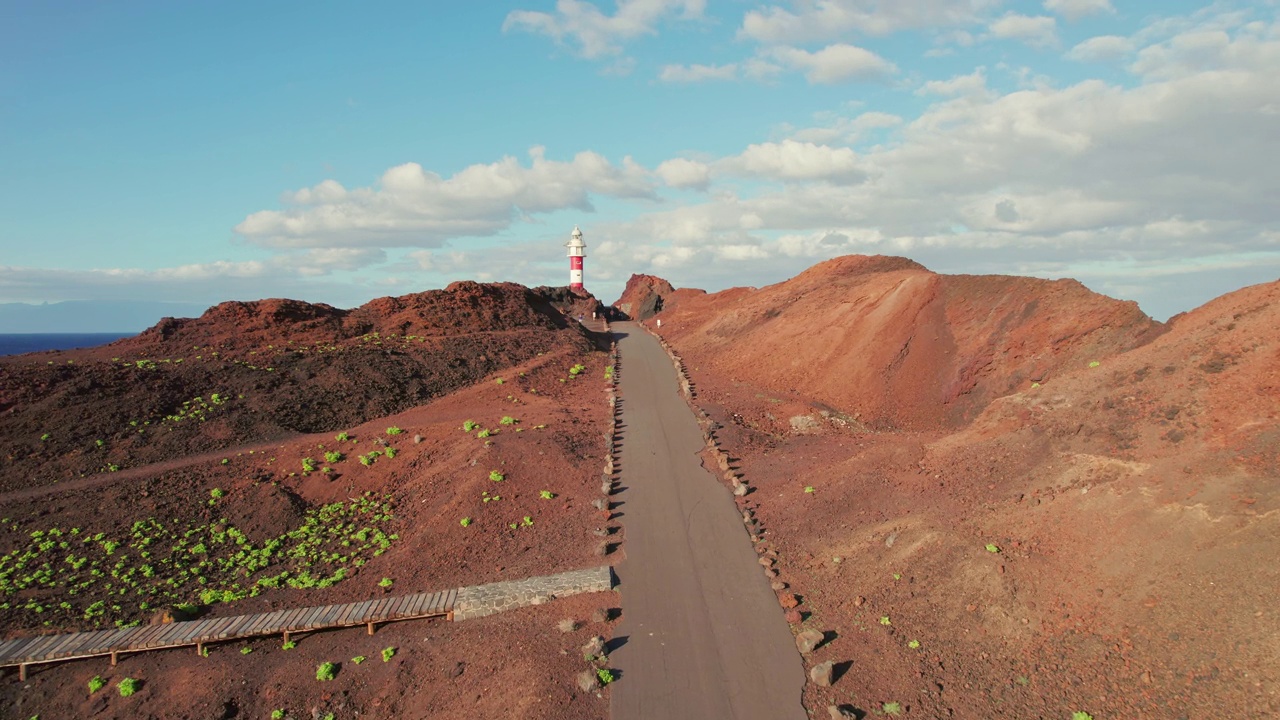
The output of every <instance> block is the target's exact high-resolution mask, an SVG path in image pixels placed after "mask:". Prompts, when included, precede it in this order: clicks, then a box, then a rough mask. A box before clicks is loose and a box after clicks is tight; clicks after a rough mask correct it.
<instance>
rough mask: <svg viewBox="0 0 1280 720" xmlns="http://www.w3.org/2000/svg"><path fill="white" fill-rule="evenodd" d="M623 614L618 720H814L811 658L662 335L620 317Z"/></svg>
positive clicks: (614, 661)
mask: <svg viewBox="0 0 1280 720" xmlns="http://www.w3.org/2000/svg"><path fill="white" fill-rule="evenodd" d="M613 327H614V331H615V332H616V333H617V334H618V335H619V336H620V337H619V350H620V351H621V361H620V366H621V370H620V373H619V375H620V383H621V394H620V397H621V406H622V419H621V432H620V434H621V439H620V441H619V443H618V447H619V450H620V455H619V469H620V475H619V477H620V483H619V484H620V486H621V487H622V488H623V489H622V490H621V491H619V492H618V493H617V494H616V495H615V496H614V499H615V500H616V501H617V502H618V507H617V512H618V513H619V514H620V516H621V517H620V520H621V522H622V524H623V528H624V531H625V546H624V549H625V550H626V559H625V560H624V561H623V562H622V563H621V564H620V565H619V566H618V567H617V568H615V571H616V572H617V574H618V579H619V583H620V588H619V589H620V590H621V592H622V621H621V622H620V623H619V625H618V627H617V629H616V630H615V631H614V641H613V643H611V647H612V648H613V650H612V651H611V653H610V655H609V660H610V665H611V666H613V667H614V668H615V669H616V670H617V671H618V672H619V678H618V681H617V682H616V684H614V685H612V686H611V690H610V693H611V698H612V700H611V710H612V717H613V720H684V719H686V718H688V719H690V720H692V719H694V718H696V719H697V720H720V719H724V720H755V719H757V718H758V719H759V720H788V719H790V718H794V719H795V720H805V718H806V714H805V712H804V710H803V708H802V707H801V705H800V691H801V688H802V686H803V684H804V668H803V667H802V665H801V662H800V654H799V653H798V652H797V651H796V646H795V640H794V638H793V636H792V634H791V631H790V629H789V628H788V627H787V623H786V621H785V620H783V617H782V610H781V609H780V608H779V606H778V602H777V599H776V597H775V596H774V593H773V591H772V590H771V589H770V588H769V584H768V582H767V581H766V579H765V577H764V573H763V569H762V568H761V566H760V564H759V561H758V559H757V555H756V553H755V551H754V550H753V549H752V547H751V539H750V536H748V535H747V531H746V528H744V527H743V525H742V517H741V515H740V514H739V513H738V510H737V507H736V506H735V505H734V503H733V497H732V495H730V493H729V492H728V490H726V489H725V487H724V486H723V485H722V484H721V483H720V482H719V481H718V480H717V479H716V478H715V477H713V476H712V475H711V474H710V473H709V472H707V471H706V470H704V469H703V468H702V465H701V463H700V461H699V459H698V457H697V453H698V451H699V450H701V449H702V447H703V440H702V434H701V431H700V430H699V428H698V424H697V421H696V420H695V418H694V415H693V413H692V412H691V411H690V410H689V407H688V405H686V404H685V402H684V400H683V399H682V398H681V397H680V395H679V389H678V381H677V378H676V373H675V369H674V368H673V367H672V365H671V360H670V359H669V358H668V357H667V355H666V353H664V352H663V350H662V347H661V346H660V345H659V344H658V341H657V340H655V339H654V338H653V337H651V336H650V335H648V333H646V332H645V331H644V330H641V329H640V328H639V327H637V326H636V325H634V324H632V323H618V324H615V325H614V326H613Z"/></svg>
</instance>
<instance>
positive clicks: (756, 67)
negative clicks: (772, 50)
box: [742, 58, 782, 82]
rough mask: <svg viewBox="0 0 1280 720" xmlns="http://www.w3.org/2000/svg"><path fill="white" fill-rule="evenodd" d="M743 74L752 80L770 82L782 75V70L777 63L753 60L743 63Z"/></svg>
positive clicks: (758, 59)
mask: <svg viewBox="0 0 1280 720" xmlns="http://www.w3.org/2000/svg"><path fill="white" fill-rule="evenodd" d="M742 74H743V75H744V76H745V77H747V78H750V79H752V80H758V81H761V82H768V81H770V80H773V79H774V78H776V77H777V76H778V75H781V74H782V68H781V67H780V66H778V65H777V64H775V63H771V62H769V61H768V60H762V59H760V58H751V59H750V60H747V61H746V62H744V63H742Z"/></svg>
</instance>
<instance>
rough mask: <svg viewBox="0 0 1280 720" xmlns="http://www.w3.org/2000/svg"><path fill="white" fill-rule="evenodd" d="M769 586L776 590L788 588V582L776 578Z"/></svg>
mask: <svg viewBox="0 0 1280 720" xmlns="http://www.w3.org/2000/svg"><path fill="white" fill-rule="evenodd" d="M769 587H771V588H773V590H774V592H777V591H779V590H786V589H787V584H786V583H784V582H782V581H781V580H774V581H773V583H772V584H770V585H769Z"/></svg>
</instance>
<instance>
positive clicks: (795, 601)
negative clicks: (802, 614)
mask: <svg viewBox="0 0 1280 720" xmlns="http://www.w3.org/2000/svg"><path fill="white" fill-rule="evenodd" d="M778 604H779V605H781V606H782V607H783V608H785V609H787V610H790V609H791V608H794V607H796V606H798V605H799V604H800V599H799V598H797V597H796V596H795V595H792V594H791V593H782V594H780V595H778Z"/></svg>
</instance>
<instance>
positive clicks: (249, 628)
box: [0, 589, 458, 680]
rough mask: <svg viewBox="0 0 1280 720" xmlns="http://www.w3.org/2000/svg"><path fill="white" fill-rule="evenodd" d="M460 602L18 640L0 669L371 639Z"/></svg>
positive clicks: (311, 611)
mask: <svg viewBox="0 0 1280 720" xmlns="http://www.w3.org/2000/svg"><path fill="white" fill-rule="evenodd" d="M457 598H458V591H457V590H456V589H455V590H442V591H440V592H436V593H418V594H416V595H399V596H394V597H382V598H377V599H374V600H365V601H363V602H354V603H347V604H345V605H320V606H316V607H305V608H292V609H288V610H277V611H275V612H269V613H258V614H255V615H234V616H231V617H219V618H207V619H204V620H189V621H186V622H173V623H164V624H161V625H144V626H142V627H133V628H126V629H123V630H120V629H111V630H92V631H88V632H77V633H69V634H65V635H36V636H34V637H24V638H15V639H13V640H6V641H4V642H0V667H12V666H14V665H16V666H18V676H19V678H20V679H22V680H26V678H27V666H28V665H36V664H40V663H50V662H61V661H64V660H78V659H80V658H88V657H98V656H102V655H110V656H111V664H112V665H115V664H116V657H117V656H118V655H119V654H120V653H126V652H139V651H143V650H160V649H164V648H175V647H183V646H190V645H194V646H195V647H196V651H197V652H199V651H201V650H203V649H204V645H205V643H212V642H221V641H225V640H235V639H238V638H248V637H260V636H263V635H283V636H284V639H285V640H288V639H289V634H290V633H298V632H307V631H311V630H324V629H327V628H341V627H355V626H358V625H365V626H366V627H368V630H369V634H370V635H372V634H373V629H374V626H375V625H377V624H379V623H388V622H393V621H395V620H411V619H416V618H429V617H449V616H451V615H452V613H453V606H454V604H455V602H456V601H457Z"/></svg>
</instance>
